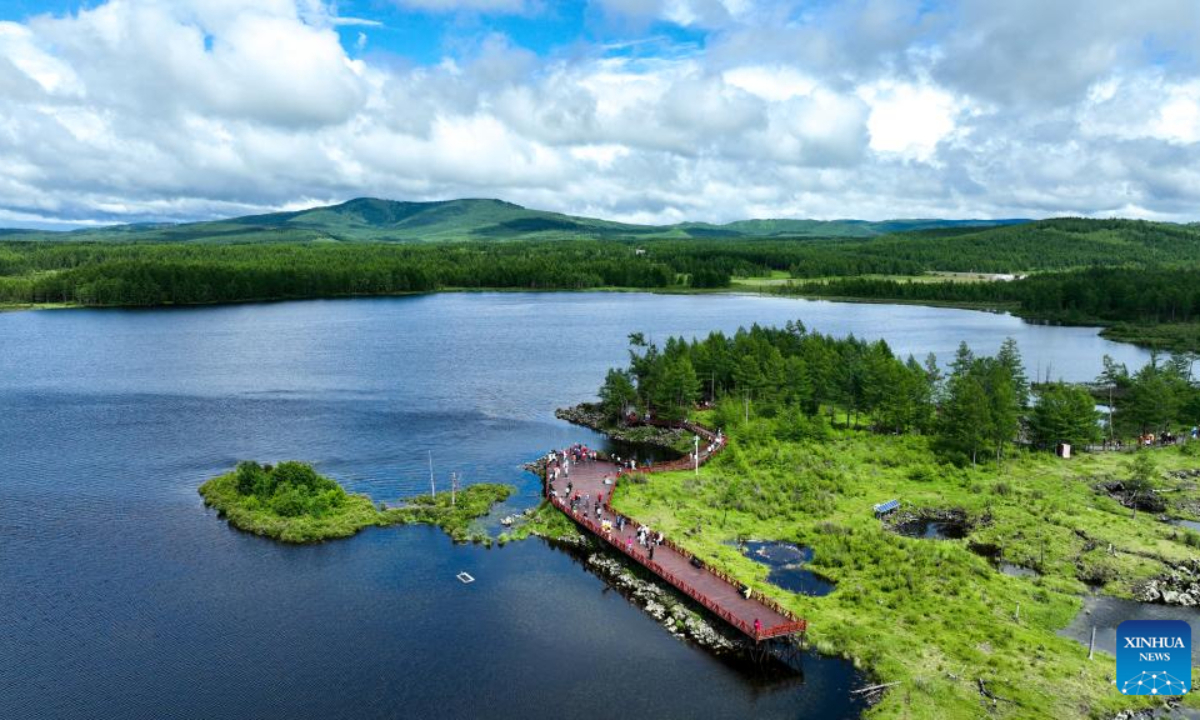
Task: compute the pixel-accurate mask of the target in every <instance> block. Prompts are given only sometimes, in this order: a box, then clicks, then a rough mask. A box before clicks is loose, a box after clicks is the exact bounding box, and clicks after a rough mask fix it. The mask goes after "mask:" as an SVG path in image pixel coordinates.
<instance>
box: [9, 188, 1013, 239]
mask: <svg viewBox="0 0 1200 720" xmlns="http://www.w3.org/2000/svg"><path fill="white" fill-rule="evenodd" d="M1021 222H1025V221H1023V220H887V221H883V222H867V221H863V220H829V221H824V220H788V219H781V220H739V221H737V222H732V223H728V224H725V225H715V224H710V223H691V222H689V223H680V224H677V225H632V224H628V223H619V222H613V221H609V220H599V219H596V218H587V217H576V216H572V215H563V214H560V213H553V212H546V211H543V210H531V209H529V208H524V207H521V206H520V205H514V204H513V203H509V202H504V201H503V200H486V199H478V200H477V199H465V200H443V201H434V202H404V201H398V200H379V199H376V198H358V199H356V200H350V201H349V202H345V203H341V204H340V205H330V206H326V207H316V208H310V209H308V210H297V211H293V212H278V213H269V214H266V215H248V216H245V217H238V218H230V219H228V220H216V221H211V222H198V223H181V224H162V223H140V224H136V225H115V226H112V227H105V228H95V229H90V228H89V229H86V230H74V231H70V232H46V231H25V230H0V237H3V238H4V239H5V240H60V241H61V240H70V241H105V240H120V241H125V242H129V241H144V242H218V243H231V242H307V241H325V242H444V241H461V240H517V239H528V238H536V239H556V238H579V237H587V238H626V239H632V238H704V237H713V238H739V237H758V238H762V237H771V238H789V237H791V238H843V237H844V238H871V237H876V236H879V235H885V234H888V233H894V232H906V231H912V230H936V229H942V228H964V227H994V226H997V225H1011V224H1015V223H1021Z"/></svg>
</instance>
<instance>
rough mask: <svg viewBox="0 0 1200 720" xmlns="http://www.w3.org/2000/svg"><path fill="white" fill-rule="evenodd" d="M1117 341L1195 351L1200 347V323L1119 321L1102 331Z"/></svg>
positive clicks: (1158, 348) (1170, 349)
mask: <svg viewBox="0 0 1200 720" xmlns="http://www.w3.org/2000/svg"><path fill="white" fill-rule="evenodd" d="M1100 335H1101V336H1103V337H1106V338H1108V339H1109V340H1115V341H1117V342H1127V343H1133V344H1135V345H1141V346H1142V347H1148V348H1154V349H1156V350H1166V351H1168V352H1194V351H1195V350H1196V348H1200V323H1196V322H1192V323H1159V324H1153V323H1118V324H1116V325H1113V326H1112V327H1107V328H1105V329H1104V330H1102V331H1100Z"/></svg>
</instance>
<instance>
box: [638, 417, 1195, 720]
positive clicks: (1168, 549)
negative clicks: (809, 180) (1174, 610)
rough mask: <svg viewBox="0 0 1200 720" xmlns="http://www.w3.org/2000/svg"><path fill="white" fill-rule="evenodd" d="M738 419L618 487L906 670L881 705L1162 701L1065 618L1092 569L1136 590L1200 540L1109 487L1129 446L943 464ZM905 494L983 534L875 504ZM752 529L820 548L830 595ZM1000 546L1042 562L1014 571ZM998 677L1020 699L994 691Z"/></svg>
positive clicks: (1178, 486)
mask: <svg viewBox="0 0 1200 720" xmlns="http://www.w3.org/2000/svg"><path fill="white" fill-rule="evenodd" d="M729 431H730V435H731V445H730V447H729V449H728V450H727V451H726V452H725V453H723V454H722V455H721V456H720V457H719V458H718V459H717V460H715V461H714V462H713V463H711V464H710V465H708V466H707V467H705V468H704V469H702V471H701V473H700V476H699V478H696V477H694V476H693V475H692V474H690V473H673V474H664V475H654V476H652V477H651V478H650V479H649V481H648V482H646V483H645V484H632V483H624V484H622V485H621V486H620V487H619V489H618V491H617V493H616V496H615V498H614V503H615V505H616V506H617V507H618V509H620V510H621V511H623V512H625V513H627V514H629V515H630V516H632V517H636V518H638V519H639V520H642V521H646V522H648V523H649V524H650V525H651V526H653V527H656V528H662V529H664V530H665V531H666V532H667V533H668V534H669V535H671V536H673V537H674V538H675V539H676V540H677V541H678V542H680V543H681V544H682V545H684V546H685V547H687V548H688V549H690V550H692V551H694V552H696V553H698V554H699V555H700V556H701V557H703V558H705V559H706V561H708V562H710V563H712V564H713V565H716V566H718V567H720V568H721V569H723V570H725V571H727V572H729V573H731V574H732V575H734V576H735V577H738V578H739V579H742V580H744V581H746V582H748V583H750V584H751V585H753V586H754V587H755V588H757V589H759V590H761V591H763V592H764V593H766V594H768V595H770V596H772V597H774V598H776V599H777V600H779V601H780V602H781V603H783V604H785V605H786V606H788V607H789V608H791V609H792V610H794V611H795V612H797V613H798V614H800V615H802V616H804V617H806V618H808V620H809V621H810V631H809V638H810V640H811V641H812V642H813V643H814V644H815V646H816V647H817V648H818V649H819V650H821V651H824V652H827V653H833V654H839V655H845V656H847V657H850V658H852V659H853V660H854V661H855V663H856V664H857V665H858V666H860V667H863V668H866V669H868V670H869V671H870V672H872V673H873V674H874V675H875V676H876V677H878V679H879V681H880V682H899V683H900V685H898V686H896V687H895V688H894V689H892V690H891V691H889V693H888V694H887V695H886V697H885V699H884V700H883V702H882V703H881V704H880V705H878V706H877V707H875V708H873V709H872V710H871V711H870V713H869V716H870V717H873V718H927V717H930V718H931V717H946V718H957V717H979V716H993V717H1001V718H1028V717H1054V718H1077V717H1098V718H1103V717H1111V716H1112V715H1114V714H1116V713H1117V712H1119V711H1120V710H1123V709H1127V708H1131V707H1147V706H1149V703H1148V702H1147V701H1144V700H1138V699H1134V698H1128V697H1123V696H1121V695H1119V694H1117V693H1116V692H1115V691H1114V690H1113V688H1112V685H1111V679H1112V677H1113V676H1114V672H1115V667H1114V660H1113V658H1111V657H1109V656H1106V655H1098V656H1097V658H1096V659H1095V660H1092V661H1088V659H1087V649H1086V648H1084V647H1082V646H1081V645H1079V644H1078V643H1076V642H1075V641H1073V640H1070V639H1067V638H1063V637H1060V636H1058V635H1057V634H1056V631H1057V630H1059V629H1061V628H1063V627H1064V626H1066V625H1067V624H1068V623H1069V622H1070V620H1071V619H1072V618H1073V617H1074V615H1075V614H1076V613H1077V612H1078V610H1079V608H1080V606H1081V601H1080V595H1081V594H1082V593H1084V592H1086V591H1087V590H1088V585H1087V584H1086V583H1085V580H1086V581H1088V582H1093V583H1098V584H1099V585H1100V587H1101V589H1102V591H1103V592H1107V593H1111V594H1114V595H1118V596H1129V595H1130V593H1131V592H1132V591H1133V590H1134V588H1135V587H1136V586H1137V585H1138V584H1139V583H1141V582H1143V581H1145V580H1146V579H1148V578H1150V577H1152V576H1155V575H1157V574H1160V573H1162V572H1164V571H1165V570H1166V569H1167V566H1168V563H1173V562H1179V561H1182V560H1184V559H1186V558H1189V557H1193V556H1194V555H1195V554H1196V550H1195V546H1196V544H1197V543H1198V542H1200V538H1197V537H1196V536H1195V534H1194V533H1188V532H1187V531H1181V530H1180V529H1178V528H1176V527H1174V526H1171V525H1169V524H1167V523H1164V522H1161V521H1159V520H1158V519H1156V518H1155V517H1154V516H1153V515H1151V514H1149V513H1139V514H1138V515H1137V517H1136V518H1134V517H1133V515H1132V513H1131V511H1130V510H1129V509H1127V508H1125V507H1123V506H1122V505H1121V504H1119V503H1118V502H1117V501H1116V500H1114V499H1113V498H1111V497H1110V496H1109V495H1108V494H1106V493H1105V492H1103V491H1098V490H1097V485H1098V484H1099V483H1100V482H1102V481H1104V480H1106V479H1111V478H1122V477H1125V476H1126V475H1127V473H1128V470H1127V468H1126V464H1127V463H1128V462H1129V458H1128V456H1124V455H1117V454H1105V455H1095V456H1083V457H1079V458H1076V459H1074V460H1070V461H1062V460H1059V459H1057V458H1054V457H1052V456H1046V455H1019V456H1018V457H1016V458H1014V459H1012V460H1010V461H1008V462H1006V463H1005V464H1004V465H1003V467H1001V468H1000V469H996V468H994V467H993V468H982V467H981V468H976V469H972V468H958V467H953V466H949V465H943V464H940V463H939V462H938V461H937V459H936V456H935V455H934V453H933V452H932V451H931V449H930V447H929V444H928V440H927V439H926V438H922V437H916V436H878V435H869V434H866V433H859V432H852V431H834V433H833V434H832V436H831V437H830V438H829V439H827V440H819V441H818V440H814V441H797V442H792V441H780V440H776V439H775V438H774V437H773V434H772V431H771V428H770V426H769V424H767V423H766V422H765V421H761V420H755V419H751V421H750V423H749V424H746V425H743V426H740V427H731V428H729ZM1155 456H1156V459H1157V460H1158V463H1159V465H1160V467H1161V469H1162V470H1164V471H1166V470H1172V469H1177V468H1194V467H1200V459H1198V458H1192V457H1187V456H1185V455H1183V454H1182V453H1180V452H1179V451H1177V450H1174V449H1170V450H1162V451H1156V452H1155ZM1157 482H1158V486H1159V489H1160V490H1163V491H1170V492H1164V493H1163V497H1166V498H1169V503H1170V504H1171V506H1170V507H1169V508H1168V513H1170V514H1175V515H1179V516H1188V515H1190V513H1191V512H1193V511H1194V510H1195V509H1196V507H1197V505H1196V503H1197V490H1196V488H1195V487H1194V484H1192V485H1189V484H1186V483H1184V481H1179V480H1172V479H1170V476H1169V475H1167V474H1165V473H1164V474H1163V475H1162V477H1161V478H1160V479H1159V480H1158V481H1157ZM893 498H896V499H899V500H901V501H902V503H903V504H904V505H903V506H904V509H905V510H906V511H908V512H915V513H919V512H920V511H922V510H961V511H962V512H963V513H964V514H965V517H966V518H967V521H968V524H969V525H970V529H969V534H968V536H967V538H966V539H964V540H925V539H913V538H908V537H903V536H900V535H899V534H897V533H896V532H894V531H893V530H891V529H889V527H888V526H887V525H886V524H885V523H882V522H880V521H879V520H877V519H876V518H875V517H874V516H873V513H872V505H873V504H874V503H878V502H882V501H885V500H890V499H893ZM738 538H751V539H761V540H782V541H789V542H795V543H799V544H801V545H807V546H810V547H812V548H813V549H814V551H815V557H814V560H813V562H812V569H813V570H814V571H817V572H818V573H820V574H821V575H824V576H826V577H827V578H829V579H831V580H833V581H835V582H836V583H837V589H836V590H835V591H834V592H833V593H832V594H830V595H828V596H825V597H820V598H813V597H807V596H802V595H796V594H793V593H789V592H786V591H783V590H780V589H779V588H777V587H775V586H773V585H771V584H769V583H768V582H767V581H766V576H767V573H768V569H767V568H766V567H765V566H763V565H760V564H759V563H756V562H754V561H752V560H750V559H747V558H745V557H743V556H742V555H741V554H740V553H739V552H738V551H737V550H736V548H735V547H733V546H732V545H731V543H732V542H733V541H735V540H736V539H738ZM1110 545H1111V546H1112V552H1111V553H1110V552H1109V550H1108V548H1109V546H1110ZM993 552H1000V553H1002V555H1003V558H1004V560H1005V561H1006V562H1012V563H1016V564H1019V565H1024V566H1026V567H1030V568H1035V569H1037V570H1038V571H1039V572H1040V573H1041V575H1040V577H1036V578H1016V577H1010V576H1007V575H1003V574H1001V573H1000V572H999V571H998V570H997V569H996V568H995V565H994V559H993V558H989V557H987V556H986V555H987V554H988V553H993ZM1018 605H1019V606H1020V614H1019V619H1018V617H1017V608H1018ZM981 680H982V681H983V683H984V684H985V686H986V687H987V689H988V690H989V691H990V692H991V693H993V694H994V695H995V696H998V697H1000V698H1003V700H1001V701H998V702H995V703H993V701H992V700H990V699H987V698H985V697H983V696H982V695H981V693H980V685H979V682H980V681H981ZM1188 704H1189V705H1191V706H1200V704H1197V703H1195V701H1194V700H1192V699H1191V698H1190V697H1189V699H1188Z"/></svg>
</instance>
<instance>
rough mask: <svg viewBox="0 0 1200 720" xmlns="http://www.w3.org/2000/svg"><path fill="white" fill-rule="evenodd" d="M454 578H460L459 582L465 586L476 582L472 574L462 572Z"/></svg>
mask: <svg viewBox="0 0 1200 720" xmlns="http://www.w3.org/2000/svg"><path fill="white" fill-rule="evenodd" d="M454 577H456V578H458V579H459V582H461V583H462V584H463V585H467V584H469V583H473V582H475V578H473V577H471V574H470V573H468V572H460V573H459V574H457V575H455V576H454Z"/></svg>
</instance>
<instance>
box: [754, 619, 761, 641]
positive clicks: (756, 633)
mask: <svg viewBox="0 0 1200 720" xmlns="http://www.w3.org/2000/svg"><path fill="white" fill-rule="evenodd" d="M761 632H762V622H761V621H759V619H758V618H754V637H755V639H757V638H758V636H759V634H760V633H761Z"/></svg>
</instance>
